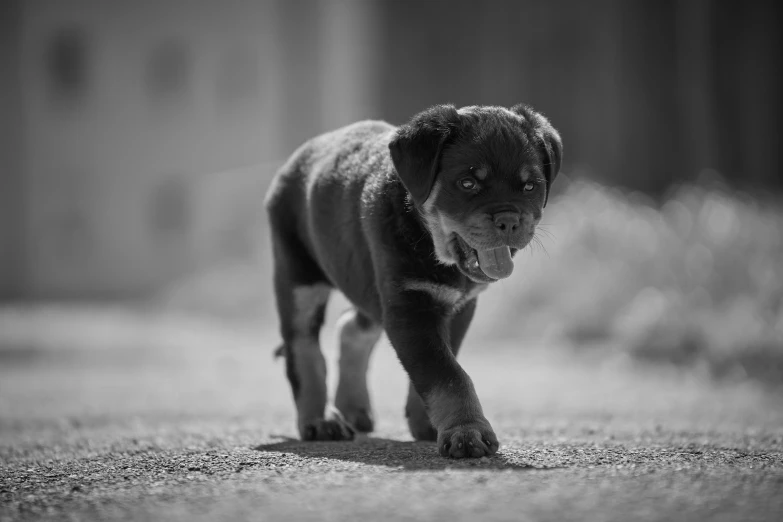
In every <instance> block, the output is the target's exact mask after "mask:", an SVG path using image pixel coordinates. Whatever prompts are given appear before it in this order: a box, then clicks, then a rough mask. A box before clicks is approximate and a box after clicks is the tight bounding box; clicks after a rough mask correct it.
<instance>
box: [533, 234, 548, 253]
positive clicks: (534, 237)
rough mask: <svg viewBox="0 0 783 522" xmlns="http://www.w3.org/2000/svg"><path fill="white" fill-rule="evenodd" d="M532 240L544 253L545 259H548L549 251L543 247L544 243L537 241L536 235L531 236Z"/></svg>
mask: <svg viewBox="0 0 783 522" xmlns="http://www.w3.org/2000/svg"><path fill="white" fill-rule="evenodd" d="M533 240H534V241H535V242H536V244H537V245H538V246H539V247H541V250H543V251H544V254H546V257H549V251H548V250H547V249H546V247H545V246H544V243H542V242H541V239H539V238H538V237H537V236H536V235H533Z"/></svg>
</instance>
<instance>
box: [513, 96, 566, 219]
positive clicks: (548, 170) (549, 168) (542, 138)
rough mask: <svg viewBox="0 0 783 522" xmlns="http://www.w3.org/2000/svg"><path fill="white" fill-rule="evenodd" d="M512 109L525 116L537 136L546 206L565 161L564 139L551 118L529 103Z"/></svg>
mask: <svg viewBox="0 0 783 522" xmlns="http://www.w3.org/2000/svg"><path fill="white" fill-rule="evenodd" d="M511 111H512V112H515V113H517V114H519V115H520V116H522V117H523V118H525V120H526V121H527V122H528V123H529V124H530V126H531V127H532V130H533V133H534V136H535V137H536V138H535V139H536V142H537V143H536V147H537V148H538V150H539V152H540V153H541V154H542V156H543V158H544V176H546V196H545V197H544V206H546V202H547V200H548V199H549V189H550V187H551V186H552V182H553V181H555V178H556V177H557V174H558V172H560V164H561V163H562V162H563V141H562V140H561V139H560V134H558V132H557V131H556V130H555V128H554V127H552V124H551V123H549V120H547V119H546V118H545V117H544V116H543V115H541V114H539V113H537V112H536V111H534V110H533V109H532V108H530V107H528V106H527V105H523V104H521V103H520V104H519V105H514V106H513V107H511Z"/></svg>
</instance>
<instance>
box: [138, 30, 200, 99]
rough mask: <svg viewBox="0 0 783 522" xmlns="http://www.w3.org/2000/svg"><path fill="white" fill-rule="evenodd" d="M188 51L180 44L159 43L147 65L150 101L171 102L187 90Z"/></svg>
mask: <svg viewBox="0 0 783 522" xmlns="http://www.w3.org/2000/svg"><path fill="white" fill-rule="evenodd" d="M191 69H192V57H191V53H190V49H189V48H188V47H187V46H186V45H185V44H184V43H182V42H178V41H174V40H170V41H166V42H163V43H161V44H160V45H159V46H158V47H157V48H155V49H154V50H153V51H152V53H151V54H150V57H149V61H148V63H147V76H146V81H147V92H148V94H149V96H150V98H151V99H153V100H157V101H164V102H168V101H173V100H176V99H177V98H181V97H182V96H183V95H184V94H185V93H186V92H187V90H188V89H189V87H190V81H191V74H192V71H191Z"/></svg>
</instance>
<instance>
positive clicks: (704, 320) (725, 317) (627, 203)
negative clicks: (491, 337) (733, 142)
mask: <svg viewBox="0 0 783 522" xmlns="http://www.w3.org/2000/svg"><path fill="white" fill-rule="evenodd" d="M538 235H539V236H540V237H539V239H540V244H537V245H533V246H532V249H531V254H532V255H530V256H524V252H522V253H520V254H519V255H522V256H523V257H522V258H521V259H520V260H519V261H518V271H520V272H521V274H520V276H519V277H518V278H516V279H514V281H515V286H514V287H513V289H511V288H509V289H505V290H504V291H503V292H501V294H502V295H497V294H494V295H491V297H490V295H488V298H491V300H492V301H493V303H492V308H493V309H495V313H493V314H492V317H494V318H497V319H495V320H494V321H492V323H493V324H490V325H487V326H489V327H490V328H487V329H486V331H488V332H489V331H494V332H498V331H501V332H503V333H511V332H510V331H509V327H508V325H512V324H513V325H514V329H515V330H517V329H521V330H523V331H524V330H528V331H529V330H531V329H532V330H533V331H537V332H538V333H540V334H542V335H545V337H546V338H547V339H551V338H552V334H554V338H555V339H558V340H559V341H561V342H567V343H569V344H571V345H574V346H583V345H595V344H601V345H607V344H609V345H611V346H613V347H614V348H615V349H619V350H623V351H627V352H628V353H630V354H632V355H634V356H638V357H641V358H644V359H649V360H658V361H669V362H673V363H677V364H693V365H697V366H700V367H703V368H706V369H708V370H709V371H710V372H711V373H715V374H718V375H732V376H737V377H744V376H750V377H757V378H760V379H762V380H765V381H772V382H783V262H782V261H783V210H781V206H780V203H779V202H775V201H769V202H766V203H764V204H762V203H760V202H759V201H758V200H756V199H754V198H751V197H750V196H748V195H747V194H742V193H737V192H735V191H733V190H732V189H730V188H729V187H728V186H726V185H725V184H724V183H723V182H722V181H721V180H720V179H719V178H717V177H716V176H714V175H713V176H707V177H706V179H702V180H701V183H699V184H689V185H681V186H678V187H676V188H675V189H674V190H672V191H671V192H670V194H669V195H668V197H666V198H665V199H664V202H663V203H662V204H660V205H659V204H655V203H654V202H653V201H652V200H650V199H648V198H647V197H646V196H643V195H641V194H639V193H636V192H630V193H627V192H623V191H621V190H619V189H612V188H607V187H603V186H600V185H597V184H595V183H591V182H587V181H575V182H572V183H569V184H568V185H567V187H566V188H565V190H564V192H563V193H562V195H561V196H560V197H559V198H555V200H554V201H553V202H552V203H551V205H550V206H549V208H547V211H546V213H545V216H544V221H543V223H542V225H541V226H540V232H539V234H538ZM537 247H538V248H537ZM520 268H521V269H522V270H519V269H520ZM511 292H513V293H514V295H513V297H512V299H513V302H514V303H515V305H516V306H513V307H508V306H507V305H505V306H504V305H503V304H502V301H508V300H509V298H510V296H509V295H508V294H509V293H511ZM498 310H504V312H502V313H497V311H498ZM501 323H503V324H505V325H506V326H505V328H504V327H503V324H501ZM541 325H546V327H545V328H544V330H545V331H542V326H541Z"/></svg>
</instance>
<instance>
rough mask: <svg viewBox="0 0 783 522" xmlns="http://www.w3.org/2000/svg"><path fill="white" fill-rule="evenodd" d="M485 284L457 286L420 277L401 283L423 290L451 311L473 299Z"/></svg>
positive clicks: (411, 289) (411, 288)
mask: <svg viewBox="0 0 783 522" xmlns="http://www.w3.org/2000/svg"><path fill="white" fill-rule="evenodd" d="M487 286H488V285H486V284H477V285H472V286H470V287H468V288H458V287H456V286H453V285H449V284H447V283H439V282H435V281H427V280H420V279H409V280H406V281H405V282H404V283H403V287H404V289H405V290H407V291H413V292H424V293H426V294H428V295H429V296H430V297H432V299H433V300H435V301H436V302H438V303H439V304H440V305H442V306H444V307H446V308H447V309H449V310H450V311H451V312H452V313H456V312H459V311H460V310H461V309H462V307H464V306H465V304H466V303H468V302H470V301H471V300H473V299H475V298H476V297H477V296H478V295H479V294H480V293H481V292H483V291H484V290H486V289H487Z"/></svg>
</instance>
